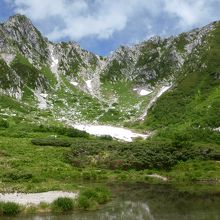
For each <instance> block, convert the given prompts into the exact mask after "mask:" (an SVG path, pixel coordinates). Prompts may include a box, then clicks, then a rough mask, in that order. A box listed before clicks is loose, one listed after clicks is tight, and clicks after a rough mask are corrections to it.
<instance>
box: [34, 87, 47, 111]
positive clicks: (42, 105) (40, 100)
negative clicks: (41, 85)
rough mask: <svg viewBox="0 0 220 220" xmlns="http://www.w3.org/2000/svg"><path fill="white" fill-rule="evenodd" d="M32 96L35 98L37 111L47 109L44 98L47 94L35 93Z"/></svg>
mask: <svg viewBox="0 0 220 220" xmlns="http://www.w3.org/2000/svg"><path fill="white" fill-rule="evenodd" d="M34 95H35V96H36V98H37V100H38V108H39V109H46V108H47V101H46V97H47V96H48V94H46V93H40V92H39V91H35V92H34Z"/></svg>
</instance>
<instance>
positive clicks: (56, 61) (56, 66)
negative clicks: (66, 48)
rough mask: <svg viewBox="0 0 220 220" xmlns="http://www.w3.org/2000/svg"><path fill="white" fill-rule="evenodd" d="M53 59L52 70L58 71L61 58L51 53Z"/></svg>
mask: <svg viewBox="0 0 220 220" xmlns="http://www.w3.org/2000/svg"><path fill="white" fill-rule="evenodd" d="M51 59H52V63H51V70H52V72H54V73H56V72H57V69H58V63H59V60H58V59H57V58H55V57H54V56H53V54H52V53H51Z"/></svg>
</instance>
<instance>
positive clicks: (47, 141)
mask: <svg viewBox="0 0 220 220" xmlns="http://www.w3.org/2000/svg"><path fill="white" fill-rule="evenodd" d="M31 143H32V144H34V145H39V146H59V147H69V146H70V145H71V143H70V142H69V141H66V140H60V139H56V138H44V139H42V138H35V139H32V140H31Z"/></svg>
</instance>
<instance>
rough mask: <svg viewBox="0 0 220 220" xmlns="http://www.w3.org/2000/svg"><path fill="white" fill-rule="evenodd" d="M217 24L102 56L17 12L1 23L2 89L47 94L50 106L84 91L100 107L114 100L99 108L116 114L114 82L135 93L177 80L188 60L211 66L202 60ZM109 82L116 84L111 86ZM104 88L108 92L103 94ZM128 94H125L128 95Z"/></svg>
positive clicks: (44, 98) (37, 96)
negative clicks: (52, 38) (56, 38)
mask: <svg viewBox="0 0 220 220" xmlns="http://www.w3.org/2000/svg"><path fill="white" fill-rule="evenodd" d="M215 25H216V24H215V23H212V24H210V25H207V26H206V27H204V28H201V29H195V30H193V31H191V32H188V33H183V34H181V35H179V36H176V37H170V38H167V39H164V38H161V37H153V38H151V39H149V40H148V41H144V42H141V43H139V44H136V45H133V46H121V47H120V48H119V49H117V50H116V51H115V52H113V53H111V54H110V55H109V56H107V57H100V56H97V55H95V54H93V53H91V52H88V51H86V50H83V49H82V48H81V47H80V46H79V45H78V44H77V43H75V42H61V43H53V42H49V41H48V40H47V39H46V38H44V37H43V36H42V35H41V33H40V32H39V31H38V30H37V29H36V28H35V27H34V26H33V24H32V23H31V21H30V20H29V19H28V18H26V17H25V16H22V15H15V16H12V17H10V18H9V20H8V21H6V22H5V23H3V24H0V89H1V93H3V94H6V95H9V96H12V97H14V98H16V99H18V100H22V101H24V99H25V98H24V97H26V98H27V96H28V94H29V93H31V94H32V95H33V97H35V100H36V101H37V100H38V101H39V100H41V102H42V103H43V104H42V105H40V106H41V108H43V107H45V106H47V107H48V106H49V105H47V103H46V102H48V103H50V106H51V108H53V106H54V104H53V103H54V102H55V101H54V100H57V102H61V101H62V102H63V103H64V105H65V106H66V107H67V108H70V107H71V106H70V104H68V102H67V101H65V99H66V97H69V96H70V95H69V94H71V95H75V93H77V92H79V94H80V95H82V94H81V93H80V92H83V94H87V95H89V96H90V97H92V98H93V101H94V100H95V101H94V102H95V103H96V107H97V106H99V105H103V104H100V103H101V102H103V101H104V102H108V104H107V107H106V104H104V107H103V109H104V112H102V110H100V106H99V107H97V108H98V110H97V112H99V111H101V112H102V113H100V114H103V115H104V114H105V112H106V111H108V110H109V109H111V111H112V112H113V113H111V114H113V115H114V114H116V112H115V111H116V110H115V108H116V107H115V106H112V104H115V105H116V104H117V105H118V99H119V96H120V94H116V92H115V91H114V86H113V85H114V84H117V83H118V82H125V85H126V86H127V85H128V84H126V83H130V84H132V87H130V88H126V89H127V91H131V92H132V94H134V93H135V92H134V91H133V88H134V87H135V89H136V90H135V91H141V89H147V90H151V91H152V92H154V91H155V92H156V90H157V89H158V86H160V85H162V84H163V85H164V82H166V83H165V84H167V81H168V82H170V81H173V83H175V77H176V76H177V75H178V74H181V71H182V69H184V68H186V66H187V65H190V68H191V69H193V68H197V66H202V67H203V68H205V67H206V64H205V63H201V62H202V59H201V56H200V50H201V48H202V49H204V50H208V40H207V38H208V37H209V35H210V33H211V32H212V30H213V29H214V28H215ZM188 60H193V61H194V62H193V63H190V62H188ZM217 77H219V76H217ZM107 83H111V84H112V86H111V87H108V88H107V89H106V88H105V85H106V84H107ZM168 84H169V83H168ZM103 88H105V89H106V92H105V93H106V94H107V95H106V94H103ZM108 90H109V91H108ZM109 93H111V94H109ZM42 94H43V95H42ZM126 95H127V94H126V93H124V94H123V95H121V96H122V99H123V97H124V98H126ZM139 95H140V94H139ZM64 97H65V98H64ZM109 97H111V98H109ZM87 99H88V100H89V98H88V97H87V98H86V100H87ZM137 99H139V96H138V98H137ZM76 100H77V104H75V103H72V104H71V105H72V106H73V105H75V106H80V102H81V101H80V98H74V102H76ZM97 100H98V101H97ZM115 100H116V101H115ZM90 101H91V100H90ZM93 101H91V102H93ZM51 103H52V104H51ZM109 103H110V104H109ZM140 103H143V100H141V102H140ZM140 103H135V106H136V107H137V108H139V107H140V105H141V104H140ZM42 106H43V107H42ZM125 108H127V106H125ZM106 109H107V110H106ZM130 110H131V109H130ZM72 111H73V112H74V111H75V109H74V110H72ZM120 111H122V109H121V110H120ZM120 111H119V110H118V112H120ZM132 111H133V112H134V111H136V110H135V109H133V110H131V112H132ZM118 112H117V113H118ZM77 114H78V113H77ZM129 114H130V113H129Z"/></svg>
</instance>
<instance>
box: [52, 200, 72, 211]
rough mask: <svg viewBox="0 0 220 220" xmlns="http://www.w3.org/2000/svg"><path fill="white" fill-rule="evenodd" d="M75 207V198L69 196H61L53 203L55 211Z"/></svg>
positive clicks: (68, 209)
mask: <svg viewBox="0 0 220 220" xmlns="http://www.w3.org/2000/svg"><path fill="white" fill-rule="evenodd" d="M73 208H74V203H73V199H71V198H68V197H60V198H58V199H56V200H55V201H53V203H52V211H53V212H70V211H72V210H73Z"/></svg>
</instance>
